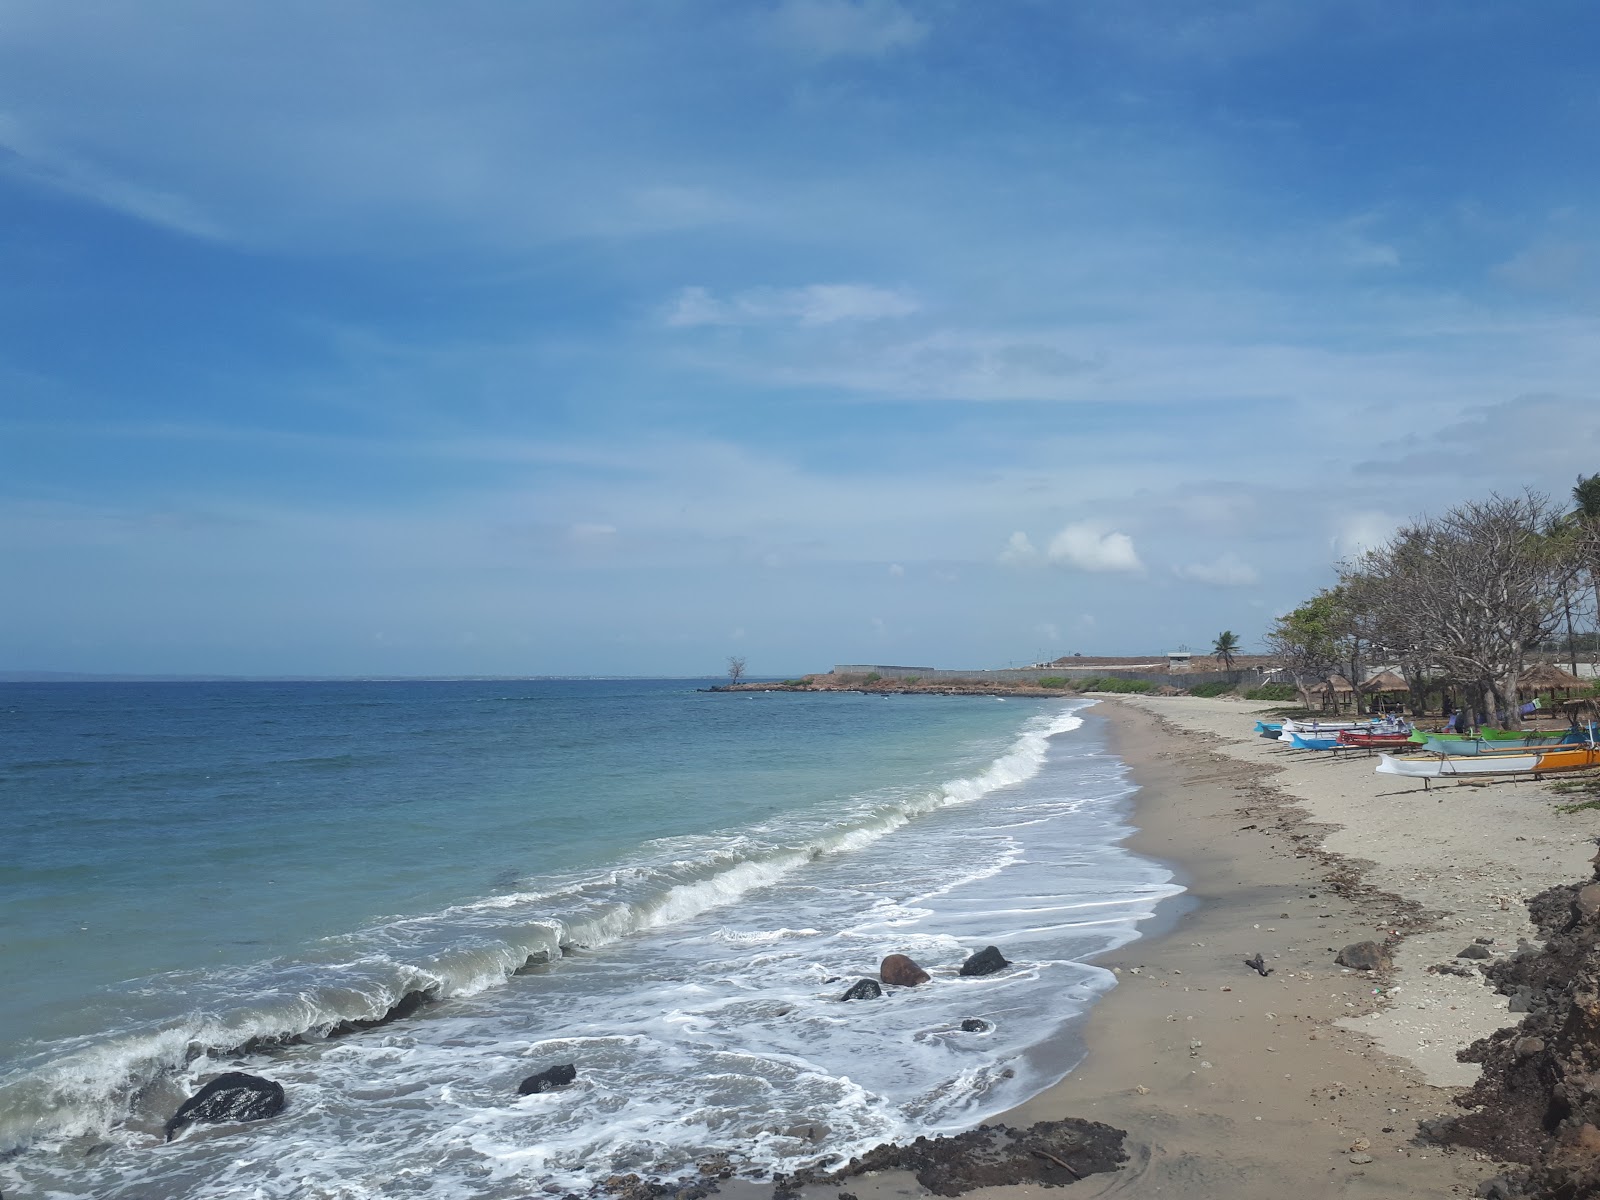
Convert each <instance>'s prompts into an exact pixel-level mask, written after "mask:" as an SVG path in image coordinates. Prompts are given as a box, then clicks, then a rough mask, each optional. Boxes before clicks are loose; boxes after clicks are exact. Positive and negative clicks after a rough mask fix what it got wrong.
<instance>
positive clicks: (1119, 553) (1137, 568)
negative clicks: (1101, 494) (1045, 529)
mask: <svg viewBox="0 0 1600 1200" xmlns="http://www.w3.org/2000/svg"><path fill="white" fill-rule="evenodd" d="M1013 540H1014V539H1013ZM1049 557H1050V561H1051V562H1053V563H1060V564H1061V565H1063V566H1068V567H1075V568H1077V569H1078V570H1080V571H1095V572H1109V571H1127V572H1131V573H1139V572H1142V571H1143V570H1144V564H1143V563H1142V562H1140V561H1139V555H1138V553H1137V552H1136V551H1135V550H1134V548H1133V539H1132V538H1131V537H1129V536H1128V535H1127V534H1125V533H1118V532H1116V531H1115V530H1107V529H1106V528H1105V527H1104V526H1103V525H1100V524H1099V523H1097V522H1095V521H1078V522H1076V523H1074V524H1072V525H1068V526H1067V527H1066V528H1065V529H1063V530H1062V531H1061V532H1060V533H1058V534H1056V536H1055V537H1053V538H1051V539H1050V550H1049Z"/></svg>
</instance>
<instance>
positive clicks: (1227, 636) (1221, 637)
mask: <svg viewBox="0 0 1600 1200" xmlns="http://www.w3.org/2000/svg"><path fill="white" fill-rule="evenodd" d="M1211 653H1212V654H1213V655H1215V656H1216V658H1217V660H1218V661H1219V662H1221V663H1222V669H1223V670H1224V671H1231V670H1233V659H1234V656H1235V655H1236V654H1238V653H1239V635H1238V634H1236V633H1235V632H1233V630H1231V629H1224V630H1223V631H1222V632H1221V633H1219V634H1217V640H1216V641H1215V642H1213V643H1212V644H1211ZM1189 690H1190V691H1191V692H1193V691H1194V689H1193V688H1190V689H1189Z"/></svg>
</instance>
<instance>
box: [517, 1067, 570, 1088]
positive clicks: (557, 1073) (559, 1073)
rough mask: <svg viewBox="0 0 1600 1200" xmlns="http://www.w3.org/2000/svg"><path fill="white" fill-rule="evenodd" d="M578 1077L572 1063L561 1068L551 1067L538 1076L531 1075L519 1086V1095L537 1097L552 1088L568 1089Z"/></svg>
mask: <svg viewBox="0 0 1600 1200" xmlns="http://www.w3.org/2000/svg"><path fill="white" fill-rule="evenodd" d="M577 1077H578V1068H577V1067H576V1066H574V1065H573V1064H572V1063H562V1064H561V1065H560V1066H559V1067H550V1068H548V1069H546V1070H543V1071H540V1072H539V1073H538V1074H537V1075H529V1076H528V1077H527V1078H526V1079H524V1080H523V1081H522V1082H521V1083H520V1084H518V1085H517V1095H519V1096H537V1095H538V1094H539V1093H540V1092H548V1091H549V1090H550V1089H551V1088H558V1087H566V1086H567V1084H569V1083H571V1082H572V1081H573V1080H574V1079H576V1078H577Z"/></svg>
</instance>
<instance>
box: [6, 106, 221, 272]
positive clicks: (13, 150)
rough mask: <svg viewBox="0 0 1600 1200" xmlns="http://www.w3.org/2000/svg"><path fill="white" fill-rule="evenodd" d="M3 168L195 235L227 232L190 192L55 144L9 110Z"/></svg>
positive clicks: (214, 235)
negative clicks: (182, 192)
mask: <svg viewBox="0 0 1600 1200" xmlns="http://www.w3.org/2000/svg"><path fill="white" fill-rule="evenodd" d="M0 172H7V173H10V174H12V175H14V176H16V177H17V178H20V179H25V180H27V181H28V182H30V183H33V184H36V185H39V186H43V187H49V188H56V189H58V190H60V191H63V192H66V193H68V194H70V195H73V196H76V197H78V198H79V199H82V200H85V201H88V202H90V203H92V204H98V205H102V206H103V207H105V208H109V209H112V210H114V211H116V212H120V213H123V214H125V215H126V216H130V217H133V218H135V219H136V220H140V221H148V222H149V223H150V224H152V225H159V226H161V227H162V228H165V229H169V230H172V231H174V232H176V233H182V234H187V235H188V236H190V237H197V238H205V239H208V240H210V239H220V238H222V237H224V236H225V235H226V234H225V230H224V229H223V227H222V226H221V225H220V224H219V223H218V222H217V221H216V220H215V219H214V218H213V217H211V216H210V215H208V214H207V213H205V212H204V211H203V210H202V208H201V206H200V205H199V204H197V203H196V202H195V201H194V200H192V199H190V198H189V197H187V196H182V195H179V194H178V193H177V192H174V191H171V190H168V189H166V188H163V187H159V186H151V185H149V184H144V183H139V182H136V181H134V180H132V179H129V178H127V177H125V176H120V175H117V174H115V173H113V172H111V171H108V170H106V169H105V168H103V167H98V166H95V165H94V164H92V163H90V162H87V161H84V160H82V159H80V158H78V157H76V156H75V155H73V154H71V153H70V152H68V151H66V150H63V149H61V148H59V147H53V146H50V145H48V144H47V143H46V142H44V141H43V140H42V139H41V138H39V137H37V136H36V135H34V134H31V133H30V132H29V131H28V130H27V128H26V127H25V126H24V125H23V123H22V122H21V121H20V120H19V119H18V118H17V117H15V116H13V115H11V114H8V113H4V112H0Z"/></svg>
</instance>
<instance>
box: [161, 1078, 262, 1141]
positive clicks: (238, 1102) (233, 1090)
mask: <svg viewBox="0 0 1600 1200" xmlns="http://www.w3.org/2000/svg"><path fill="white" fill-rule="evenodd" d="M286 1107H287V1101H285V1100H284V1098H283V1085H282V1084H281V1083H274V1082H273V1081H272V1080H270V1079H263V1078H261V1076H259V1075H247V1074H246V1073H245V1072H243V1071H229V1072H227V1073H226V1074H224V1075H218V1076H217V1077H216V1078H215V1079H213V1080H212V1081H211V1082H210V1083H208V1084H206V1085H205V1087H203V1088H201V1089H200V1090H199V1091H198V1092H196V1093H195V1094H194V1095H192V1096H190V1097H189V1098H188V1099H187V1100H185V1101H184V1102H183V1104H182V1105H180V1106H179V1108H178V1111H177V1112H175V1113H173V1114H172V1119H171V1120H170V1121H168V1122H167V1128H166V1134H167V1141H169V1142H170V1141H171V1140H172V1139H173V1137H174V1136H175V1135H176V1134H177V1132H178V1130H180V1129H182V1128H183V1127H184V1126H185V1125H188V1124H190V1123H191V1122H194V1121H205V1122H206V1123H207V1124H211V1125H217V1124H221V1123H224V1122H228V1121H265V1120H266V1119H267V1118H268V1117H275V1116H277V1115H278V1114H279V1113H281V1112H282V1111H283V1110H284V1109H285V1108H286Z"/></svg>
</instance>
